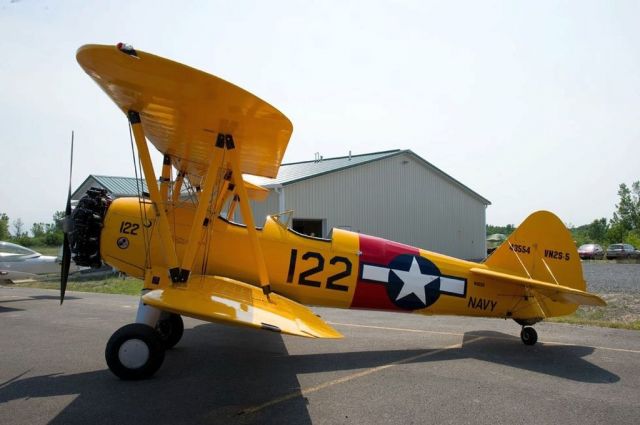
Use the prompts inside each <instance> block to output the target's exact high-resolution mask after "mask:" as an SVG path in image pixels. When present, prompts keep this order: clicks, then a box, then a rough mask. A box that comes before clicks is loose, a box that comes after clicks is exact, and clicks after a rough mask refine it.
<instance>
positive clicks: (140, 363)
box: [104, 323, 164, 380]
mask: <svg viewBox="0 0 640 425" xmlns="http://www.w3.org/2000/svg"><path fill="white" fill-rule="evenodd" d="M104 355H105V358H106V360H107V365H108V366H109V369H110V370H111V372H113V373H114V374H115V375H116V376H117V377H119V378H120V379H124V380H139V379H146V378H149V377H151V376H152V375H153V374H154V373H155V372H156V371H157V370H158V369H159V368H160V366H161V365H162V361H163V360H164V345H163V342H162V339H161V338H160V335H159V334H158V333H157V332H156V331H155V329H153V328H152V327H151V326H148V325H145V324H142V323H132V324H129V325H126V326H123V327H121V328H120V329H118V330H117V331H115V333H114V334H113V335H112V336H111V338H109V342H107V348H106V350H105V353H104Z"/></svg>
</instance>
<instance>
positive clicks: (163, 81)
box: [76, 45, 293, 183]
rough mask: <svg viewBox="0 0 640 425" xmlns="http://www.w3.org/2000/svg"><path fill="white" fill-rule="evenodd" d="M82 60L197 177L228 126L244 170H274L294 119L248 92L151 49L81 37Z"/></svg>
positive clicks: (176, 161) (160, 146)
mask: <svg viewBox="0 0 640 425" xmlns="http://www.w3.org/2000/svg"><path fill="white" fill-rule="evenodd" d="M76 58H77V60H78V63H79V64H80V66H81V67H82V68H83V69H84V70H85V72H86V73H87V74H89V76H91V78H93V80H94V81H95V82H96V83H97V84H98V85H99V86H100V88H102V90H104V92H105V93H107V95H109V97H110V98H111V100H113V101H114V102H115V103H116V104H117V105H118V107H119V108H120V109H121V110H122V111H123V112H124V113H125V114H126V113H127V112H128V111H129V110H134V111H137V112H139V113H140V117H141V121H142V125H143V128H144V131H145V135H146V136H147V138H148V139H149V141H151V143H153V145H154V146H155V147H156V148H157V149H158V150H159V151H160V152H162V153H163V154H165V155H170V156H171V159H172V164H173V166H174V167H175V168H176V169H177V170H179V171H181V172H186V173H187V175H188V176H189V179H190V180H191V181H192V182H194V183H197V181H198V179H199V178H202V176H203V175H205V174H206V171H207V169H208V166H209V164H207V158H208V155H209V152H210V149H211V146H212V144H215V143H216V140H217V135H218V133H224V134H232V135H233V138H234V142H235V146H236V148H237V149H238V151H239V157H240V168H241V170H242V172H243V173H247V174H254V175H258V176H264V177H272V178H273V177H276V175H277V173H278V168H279V167H280V163H281V162H282V157H283V156H284V152H285V150H286V148H287V144H288V143H289V138H290V137H291V133H292V131H293V127H292V125H291V122H290V121H289V119H288V118H287V117H286V116H284V115H283V114H282V113H281V112H280V111H278V110H277V109H276V108H274V107H273V106H271V105H269V104H268V103H266V102H265V101H263V100H261V99H259V98H258V97H256V96H254V95H253V94H251V93H249V92H247V91H245V90H243V89H241V88H240V87H237V86H235V85H233V84H231V83H229V82H227V81H225V80H222V79H220V78H218V77H215V76H213V75H210V74H207V73H205V72H202V71H199V70H196V69H194V68H191V67H188V66H186V65H183V64H180V63H177V62H174V61H171V60H169V59H165V58H162V57H159V56H155V55H152V54H150V53H146V52H142V51H139V50H138V51H136V54H135V55H130V54H127V53H125V52H123V51H121V50H120V49H118V48H117V47H116V46H101V45H85V46H82V47H81V48H80V49H78V52H77V54H76Z"/></svg>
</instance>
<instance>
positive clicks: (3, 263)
mask: <svg viewBox="0 0 640 425" xmlns="http://www.w3.org/2000/svg"><path fill="white" fill-rule="evenodd" d="M60 263H61V259H60V257H55V256H52V255H42V254H40V253H39V252H36V251H34V250H32V249H29V248H25V247H24V246H21V245H17V244H14V243H11V242H2V241H0V282H2V281H9V282H14V281H17V280H25V279H37V278H40V277H42V276H43V275H48V274H59V273H60ZM73 266H75V265H73ZM73 266H72V267H73ZM75 268H76V269H77V270H74V271H78V270H80V268H79V267H77V266H75Z"/></svg>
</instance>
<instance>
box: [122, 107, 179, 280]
mask: <svg viewBox="0 0 640 425" xmlns="http://www.w3.org/2000/svg"><path fill="white" fill-rule="evenodd" d="M127 117H128V118H129V122H130V123H131V129H132V131H133V137H134V139H135V141H136V147H137V148H138V154H139V155H140V162H141V163H142V170H143V171H144V178H145V180H146V181H147V188H148V189H149V197H150V198H151V202H153V207H154V209H155V210H156V214H157V215H158V225H159V226H160V239H161V242H162V249H163V251H164V255H165V260H166V261H167V265H168V266H169V272H170V273H171V277H172V280H173V279H174V276H175V275H177V273H178V272H179V270H180V269H179V267H178V256H177V255H176V248H175V244H174V242H173V239H172V238H171V231H170V229H169V220H167V214H166V212H165V210H164V203H163V202H162V196H161V195H160V190H159V189H158V180H157V179H156V173H155V171H154V170H153V164H152V162H151V155H149V147H148V146H147V142H146V140H145V136H144V129H143V128H142V123H141V122H140V114H139V113H138V112H137V111H129V112H128V114H127Z"/></svg>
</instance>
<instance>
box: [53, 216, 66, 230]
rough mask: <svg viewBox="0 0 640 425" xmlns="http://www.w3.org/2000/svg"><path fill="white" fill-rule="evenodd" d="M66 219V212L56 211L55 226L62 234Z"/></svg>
mask: <svg viewBox="0 0 640 425" xmlns="http://www.w3.org/2000/svg"><path fill="white" fill-rule="evenodd" d="M64 217H65V214H64V211H56V212H54V213H53V225H54V227H55V230H59V231H61V232H62V220H64Z"/></svg>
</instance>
